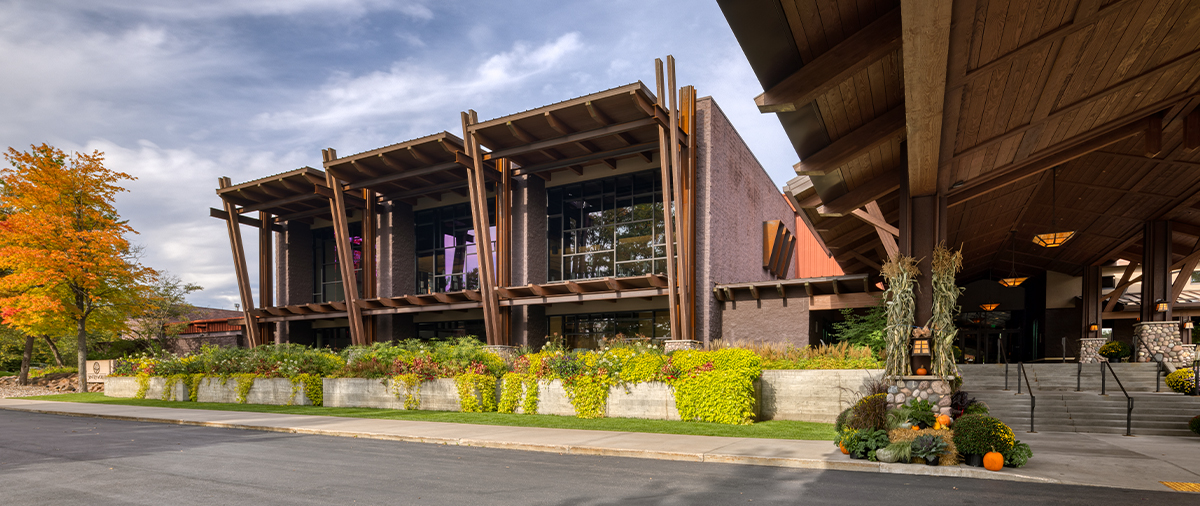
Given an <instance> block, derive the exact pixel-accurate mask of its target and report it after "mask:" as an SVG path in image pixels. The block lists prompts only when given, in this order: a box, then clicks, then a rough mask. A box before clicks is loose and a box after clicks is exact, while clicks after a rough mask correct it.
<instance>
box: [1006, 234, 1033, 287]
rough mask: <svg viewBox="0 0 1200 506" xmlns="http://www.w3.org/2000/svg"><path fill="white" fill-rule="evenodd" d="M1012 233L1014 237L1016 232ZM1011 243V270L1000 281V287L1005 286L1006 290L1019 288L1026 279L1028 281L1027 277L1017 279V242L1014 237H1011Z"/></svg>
mask: <svg viewBox="0 0 1200 506" xmlns="http://www.w3.org/2000/svg"><path fill="white" fill-rule="evenodd" d="M1013 233H1014V235H1015V234H1016V232H1013ZM1011 242H1012V268H1011V269H1009V271H1008V277H1007V278H1001V279H1000V286H1005V287H1008V288H1012V287H1014V286H1020V285H1021V283H1024V282H1025V280H1026V279H1029V276H1025V277H1017V241H1016V237H1013V241H1011Z"/></svg>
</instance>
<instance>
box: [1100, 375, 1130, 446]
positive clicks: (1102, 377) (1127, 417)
mask: <svg viewBox="0 0 1200 506" xmlns="http://www.w3.org/2000/svg"><path fill="white" fill-rule="evenodd" d="M1106 369H1107V370H1108V372H1109V373H1111V374H1112V376H1113V379H1115V380H1117V386H1119V387H1121V393H1123V394H1125V435H1126V436H1132V435H1133V397H1130V396H1129V392H1126V391H1125V385H1122V384H1121V378H1118V377H1117V372H1116V371H1114V370H1113V368H1112V366H1111V365H1109V363H1108V362H1100V395H1108V394H1107V393H1105V388H1106V385H1105V383H1106V381H1105V378H1107V376H1105V375H1104V371H1105V370H1106Z"/></svg>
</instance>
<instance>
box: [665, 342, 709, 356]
mask: <svg viewBox="0 0 1200 506" xmlns="http://www.w3.org/2000/svg"><path fill="white" fill-rule="evenodd" d="M665 343H666V346H665V348H664V350H665V351H666V352H667V353H670V352H672V351H675V350H699V349H701V348H703V347H704V343H701V342H700V341H695V340H689V339H668V340H666V341H665Z"/></svg>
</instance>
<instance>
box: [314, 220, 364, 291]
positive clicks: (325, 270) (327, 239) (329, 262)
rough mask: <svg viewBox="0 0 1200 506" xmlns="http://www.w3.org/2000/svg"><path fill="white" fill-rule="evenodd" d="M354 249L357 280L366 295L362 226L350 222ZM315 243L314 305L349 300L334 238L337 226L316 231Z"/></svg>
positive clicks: (351, 240)
mask: <svg viewBox="0 0 1200 506" xmlns="http://www.w3.org/2000/svg"><path fill="white" fill-rule="evenodd" d="M349 229H350V248H351V255H353V259H354V260H353V261H354V274H355V280H356V281H357V282H358V294H359V296H361V295H362V289H363V276H362V255H363V251H362V243H363V241H362V235H361V234H362V223H358V222H356V223H350V224H349ZM312 241H313V242H312V243H313V298H312V301H313V302H330V301H342V300H346V292H345V289H344V288H343V287H342V271H341V267H339V266H338V257H337V240H336V239H334V236H333V227H325V228H319V229H316V230H313V231H312Z"/></svg>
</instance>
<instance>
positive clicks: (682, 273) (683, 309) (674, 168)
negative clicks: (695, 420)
mask: <svg viewBox="0 0 1200 506" xmlns="http://www.w3.org/2000/svg"><path fill="white" fill-rule="evenodd" d="M667 88H668V90H667V91H668V93H669V94H670V97H671V98H670V107H671V109H670V111H669V112H670V118H671V121H670V130H671V137H670V139H671V140H670V143H671V152H670V156H671V183H672V186H673V189H672V194H673V200H674V203H675V206H674V207H675V237H676V238H678V240H679V242H680V244H679V245H677V248H676V249H678V250H679V251H680V254H679V256H677V257H676V258H675V274H676V279H678V280H679V299H680V311H679V313H680V318H679V320H680V323H681V325H680V330H681V332H680V334H681V335H680V338H681V339H687V340H691V339H694V338H695V336H693V335H692V334H693V333H692V330H693V328H692V325H691V324H690V322H691V320H692V311H693V308H690V307H688V301H689V300H690V297H689V293H690V292H691V285H692V283H694V281H693V280H691V279H688V278H689V277H690V276H689V274H688V272H687V270H685V268H684V256H685V252H686V251H687V245H686V244H684V243H685V242H686V241H687V239H688V237H687V235H686V234H685V233H684V224H683V223H682V221H683V220H682V219H681V218H683V217H684V216H685V214H686V213H684V212H683V202H684V200H683V174H681V173H680V172H681V161H680V153H679V107H678V105H679V104H678V101H677V97H678V89H677V88H676V87H675V57H674V56H671V55H667ZM665 212H666V210H664V213H665Z"/></svg>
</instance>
